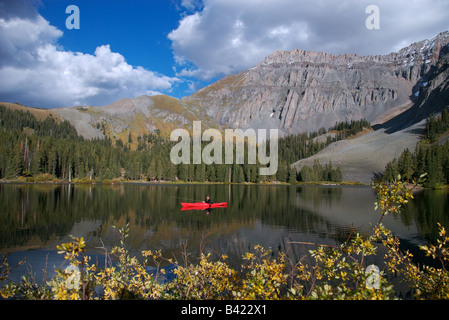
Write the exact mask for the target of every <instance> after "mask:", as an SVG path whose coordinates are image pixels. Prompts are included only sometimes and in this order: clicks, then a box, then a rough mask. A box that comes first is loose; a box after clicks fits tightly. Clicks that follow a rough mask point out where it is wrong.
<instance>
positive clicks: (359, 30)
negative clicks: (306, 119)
mask: <svg viewBox="0 0 449 320" xmlns="http://www.w3.org/2000/svg"><path fill="white" fill-rule="evenodd" d="M186 3H190V2H189V1H186ZM371 4H375V5H377V6H378V7H379V8H380V26H381V28H380V30H367V29H366V27H365V20H366V19H367V17H368V15H367V14H366V12H365V9H366V7H367V6H369V5H371ZM192 7H193V6H191V7H190V8H192ZM448 21H449V1H441V0H427V1H418V0H412V1H410V0H395V1H390V0H376V1H375V2H373V1H371V0H346V1H335V0H319V1H317V0H246V1H240V0H204V1H203V6H202V7H201V8H200V9H197V11H195V12H192V13H191V14H187V15H184V16H182V19H181V20H180V23H179V26H178V28H176V29H175V30H173V31H172V32H171V33H170V34H169V36H168V37H169V39H170V40H171V41H172V47H173V51H174V55H175V60H176V61H177V63H178V65H177V69H178V74H179V75H180V76H189V77H195V78H198V79H203V80H207V79H211V78H213V77H216V76H222V75H227V74H230V73H235V72H238V71H241V70H244V69H247V68H250V67H252V66H254V65H255V64H257V63H258V62H260V61H262V60H263V59H264V57H265V56H267V55H269V54H271V53H272V52H274V51H277V50H291V49H298V48H299V49H304V50H314V51H326V52H329V53H335V54H339V53H359V54H361V55H367V54H387V53H390V52H392V51H395V50H398V49H399V48H398V47H399V46H400V45H402V44H404V43H405V45H408V44H410V43H412V42H414V41H419V40H423V39H425V38H430V37H433V36H435V35H437V34H438V33H439V32H441V31H444V30H446V29H448V28H449V23H448Z"/></svg>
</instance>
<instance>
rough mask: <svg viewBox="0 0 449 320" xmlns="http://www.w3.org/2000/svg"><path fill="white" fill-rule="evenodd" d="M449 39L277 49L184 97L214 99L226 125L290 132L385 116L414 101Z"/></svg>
mask: <svg viewBox="0 0 449 320" xmlns="http://www.w3.org/2000/svg"><path fill="white" fill-rule="evenodd" d="M448 39H449V32H444V33H441V34H439V35H438V36H437V37H435V38H434V39H432V40H424V41H421V42H417V43H414V44H412V45H410V46H409V47H406V48H404V49H402V50H400V51H399V52H397V53H391V54H389V55H385V56H364V57H361V56H359V55H357V54H342V55H338V56H337V55H332V54H327V53H324V52H311V51H303V50H292V51H277V52H274V53H273V54H271V55H270V56H268V57H266V58H265V60H264V61H263V62H261V63H260V64H258V65H257V66H255V67H254V68H252V69H250V70H247V71H244V72H242V73H239V74H236V75H232V76H228V77H226V78H224V79H222V80H220V81H218V82H216V83H214V84H212V85H210V86H208V87H206V88H204V89H202V90H200V91H198V92H196V93H194V94H193V95H191V96H189V97H186V98H184V99H183V101H186V102H190V103H194V104H200V105H203V106H207V114H208V116H209V117H211V118H212V119H213V120H215V122H217V123H218V124H219V125H223V126H234V127H240V128H246V127H252V128H260V127H267V128H268V127H270V128H278V129H279V130H281V131H282V132H283V133H285V134H289V133H298V132H304V131H317V130H318V129H319V128H321V127H324V128H326V129H327V128H329V127H330V126H332V125H334V124H335V122H336V121H346V120H359V119H361V118H366V119H367V120H369V121H371V122H376V121H382V120H383V119H384V118H385V116H386V114H387V113H389V114H392V113H393V114H394V112H395V111H397V110H400V111H402V110H404V108H407V107H410V106H411V105H412V102H413V100H415V98H416V97H415V94H417V92H419V88H420V86H421V85H422V84H423V83H425V82H427V81H428V80H427V79H426V78H427V77H428V74H429V72H430V71H431V70H432V67H433V66H435V65H436V63H437V61H438V60H439V59H440V57H441V55H442V54H443V53H445V52H447V44H448V42H449V41H448Z"/></svg>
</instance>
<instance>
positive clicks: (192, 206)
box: [181, 202, 228, 210]
mask: <svg viewBox="0 0 449 320" xmlns="http://www.w3.org/2000/svg"><path fill="white" fill-rule="evenodd" d="M181 205H182V209H181V210H206V209H212V208H226V207H227V206H228V203H227V202H217V203H206V202H193V203H192V202H190V203H186V202H181Z"/></svg>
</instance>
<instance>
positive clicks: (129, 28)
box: [0, 0, 449, 108]
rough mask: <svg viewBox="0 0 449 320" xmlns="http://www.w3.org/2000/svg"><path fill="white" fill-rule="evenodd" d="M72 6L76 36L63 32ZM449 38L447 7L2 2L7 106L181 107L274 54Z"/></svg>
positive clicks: (431, 1)
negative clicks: (131, 102)
mask: <svg viewBox="0 0 449 320" xmlns="http://www.w3.org/2000/svg"><path fill="white" fill-rule="evenodd" d="M373 4H374V5H376V6H377V7H378V8H379V10H380V14H379V19H380V28H379V29H375V30H370V29H367V28H366V23H365V22H366V19H367V18H368V16H369V15H367V13H366V8H367V7H368V6H369V5H373ZM69 5H76V6H78V8H79V10H80V29H79V30H75V29H72V30H69V29H67V28H66V19H67V18H68V17H69V14H66V8H67V6H69ZM447 29H449V1H447V0H395V1H391V0H374V1H373V0H344V1H335V0H319V1H316V0H245V1H242V0H131V1H130V0H128V1H125V0H108V1H107V0H0V101H6V102H19V103H22V104H24V105H28V106H31V107H41V108H53V107H66V106H75V105H87V106H101V105H107V104H109V103H112V102H114V101H116V100H118V99H121V98H133V97H136V96H139V95H143V94H147V95H153V94H167V95H170V96H173V97H176V98H182V97H184V96H187V95H190V94H192V93H193V92H194V91H196V90H198V89H200V88H202V87H204V86H206V85H208V84H210V83H212V82H214V81H216V80H218V79H220V78H222V77H224V76H226V75H229V74H234V73H237V72H240V71H243V70H246V69H249V68H251V67H253V66H255V65H257V64H258V63H259V62H261V61H263V59H264V58H265V57H266V56H268V55H270V54H271V53H273V52H274V51H277V50H292V49H303V50H312V51H325V52H328V53H333V54H341V53H358V54H360V55H377V54H388V53H390V52H394V51H398V50H399V49H401V48H403V47H405V46H408V45H409V44H411V43H413V42H416V41H420V40H424V39H431V38H433V37H434V36H436V35H437V34H438V33H440V32H442V31H445V30H447Z"/></svg>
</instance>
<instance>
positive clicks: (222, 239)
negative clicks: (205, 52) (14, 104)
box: [0, 184, 449, 280]
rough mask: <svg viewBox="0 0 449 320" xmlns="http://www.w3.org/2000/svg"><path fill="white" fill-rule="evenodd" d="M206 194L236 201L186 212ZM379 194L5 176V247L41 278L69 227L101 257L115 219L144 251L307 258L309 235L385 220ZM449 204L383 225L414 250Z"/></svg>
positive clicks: (111, 242) (443, 197) (57, 259)
mask: <svg viewBox="0 0 449 320" xmlns="http://www.w3.org/2000/svg"><path fill="white" fill-rule="evenodd" d="M206 195H210V196H211V198H212V200H213V201H215V202H228V207H227V208H219V209H214V210H212V211H211V212H210V213H209V214H207V213H206V212H204V211H181V205H180V202H195V201H202V200H204V198H205V196H206ZM375 200H376V195H375V193H374V191H373V190H372V189H371V188H370V187H361V186H286V185H266V186H265V185H264V186H262V185H212V184H205V185H200V184H192V185H185V184H182V185H181V184H180V185H172V184H170V185H156V184H155V185H134V184H124V185H115V186H101V185H76V186H74V185H37V184H35V185H19V184H0V204H1V210H0V255H1V254H7V255H8V262H9V263H10V265H14V263H16V262H17V261H19V260H20V259H23V258H27V260H26V261H27V264H26V265H24V266H22V267H20V268H19V269H17V270H15V272H14V273H13V275H12V279H13V280H14V278H18V277H19V276H20V275H22V274H24V273H26V272H28V270H32V272H33V273H34V274H35V275H36V278H37V280H39V277H40V276H41V275H42V269H44V268H45V267H47V268H48V269H50V270H51V269H53V268H54V267H59V266H60V265H61V263H62V262H63V257H62V255H58V254H57V252H56V245H58V244H61V243H63V242H67V241H70V238H69V235H73V236H76V237H84V239H85V240H86V242H87V246H88V250H89V254H91V255H92V256H94V257H96V259H98V261H99V262H101V261H102V260H104V256H103V253H102V252H103V251H102V250H101V249H99V247H102V246H103V245H104V246H105V247H106V248H108V249H111V248H112V247H113V246H116V245H119V239H120V238H119V234H118V232H117V231H116V230H115V229H114V228H113V226H123V225H124V224H125V223H126V222H129V225H130V235H129V239H128V247H129V249H130V251H131V253H132V254H133V255H135V256H140V252H141V251H142V250H149V249H152V250H155V249H162V252H163V253H164V256H165V257H167V258H171V257H175V258H177V259H178V260H181V259H182V254H181V252H182V251H183V250H184V249H186V251H187V252H189V253H191V254H192V255H191V256H190V257H192V259H194V258H193V257H194V256H195V255H196V254H198V252H199V251H200V248H202V247H204V248H205V250H206V251H208V252H213V253H217V254H219V255H221V254H226V255H228V256H229V258H230V259H229V261H230V263H231V264H235V265H238V264H239V263H240V262H241V261H240V259H241V257H242V255H243V254H244V253H245V252H248V251H250V250H252V249H253V248H254V246H255V245H257V244H259V245H262V246H263V247H265V248H271V249H272V250H273V252H275V253H276V252H278V251H283V252H287V253H288V254H289V256H291V257H292V258H296V259H299V258H301V257H302V256H304V255H305V254H307V253H308V250H310V249H313V248H316V246H314V245H312V244H304V242H307V243H316V244H331V245H332V244H338V243H341V242H343V241H345V240H346V239H347V236H348V234H349V233H350V232H351V231H352V230H353V229H355V230H357V231H359V232H361V233H370V231H371V228H372V225H374V224H375V223H377V221H378V220H379V218H380V212H379V211H375V210H374V202H375ZM448 206H449V196H448V193H447V192H446V191H424V192H421V193H419V194H416V196H415V199H414V200H413V201H412V202H411V203H410V204H409V205H408V206H407V207H406V209H405V212H404V213H403V214H401V215H398V216H387V217H385V218H384V220H383V223H384V224H385V225H386V226H387V227H388V228H389V229H390V230H392V231H393V232H394V233H395V234H396V235H397V236H398V237H399V238H400V239H401V243H402V244H403V246H404V247H406V248H407V249H411V250H412V252H414V251H416V245H417V244H421V243H424V242H427V241H429V240H434V239H436V237H437V234H438V230H437V222H441V223H442V224H443V225H444V226H445V227H446V228H448V227H449V215H448V212H449V210H448V209H449V208H448ZM298 242H302V244H299V243H298ZM418 259H419V257H418Z"/></svg>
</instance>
